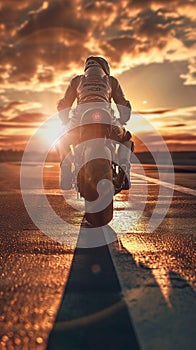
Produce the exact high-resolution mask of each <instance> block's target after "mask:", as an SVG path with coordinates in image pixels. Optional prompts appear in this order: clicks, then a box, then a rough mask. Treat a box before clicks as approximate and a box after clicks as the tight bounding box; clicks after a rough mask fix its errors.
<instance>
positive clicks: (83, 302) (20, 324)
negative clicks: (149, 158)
mask: <svg viewBox="0 0 196 350" xmlns="http://www.w3.org/2000/svg"><path fill="white" fill-rule="evenodd" d="M37 166H39V165H34V166H32V170H31V171H32V177H33V169H34V168H35V167H37ZM132 170H133V175H132V189H131V191H130V193H127V192H122V193H121V194H118V195H117V196H116V197H115V202H114V208H115V210H114V219H113V221H112V222H111V223H110V225H108V226H107V227H106V228H104V230H102V237H103V242H102V243H99V244H98V246H94V247H91V248H89V247H88V243H86V244H87V246H86V247H85V242H86V240H87V237H88V230H87V227H86V223H85V222H84V218H83V214H84V213H83V211H80V210H79V209H80V206H81V207H82V202H81V201H80V200H77V199H76V197H75V195H74V196H73V193H72V192H70V193H69V195H67V196H68V197H66V201H65V199H64V197H63V196H62V193H61V192H60V191H59V187H58V165H56V164H46V166H45V168H44V187H45V193H46V196H47V199H48V201H49V203H50V206H51V207H52V209H53V210H54V211H55V212H56V213H57V215H58V216H60V217H61V218H62V219H63V220H64V222H65V231H66V228H67V229H68V230H69V232H67V231H66V232H65V237H66V238H65V240H64V243H63V244H62V243H61V242H60V240H59V239H58V240H59V241H57V240H55V239H52V238H54V237H53V236H52V238H51V237H49V236H48V235H46V234H45V233H43V232H42V231H41V230H40V229H39V228H38V227H37V226H36V225H35V224H34V223H33V222H32V220H31V219H30V217H29V215H28V214H27V211H26V209H25V207H24V203H23V199H22V196H21V193H20V184H19V171H20V166H19V164H18V163H1V164H0V178H1V192H0V206H1V229H0V234H1V246H0V261H1V270H2V271H1V280H0V337H1V340H0V341H1V342H0V344H1V347H0V348H1V349H31V350H32V349H46V348H47V349H55V350H56V349H57V350H58V349H61V348H62V349H99V348H102V349H119V348H122V349H130V348H132V349H143V350H148V349H151V350H155V349H156V350H157V349H160V350H170V349H172V350H173V349H174V350H175V349H176V350H181V349H184V348H185V347H186V348H187V349H189V350H192V349H194V348H195V321H196V300H195V292H196V284H195V262H196V254H195V233H196V230H195V228H196V227H195V226H196V221H195V206H196V200H195V194H196V179H195V168H194V167H186V168H185V167H176V173H175V187H174V193H172V189H171V187H172V186H170V185H171V183H170V182H169V181H170V179H171V177H170V175H169V172H170V170H169V171H168V170H165V169H164V167H162V168H161V169H160V173H161V175H160V173H159V174H158V173H157V169H156V167H155V166H153V165H144V170H145V171H144V172H143V173H142V172H141V171H140V169H138V167H137V166H135V167H133V169H132ZM138 170H139V171H138ZM164 174H166V175H167V176H163V175H164ZM158 177H159V180H157V179H158ZM160 181H162V192H159V185H160ZM35 182H36V181H35ZM30 195H31V196H32V194H30V193H27V196H30ZM42 196H43V195H41V194H40V193H39V191H37V192H36V193H35V194H34V195H33V196H32V200H33V202H34V206H35V207H37V208H38V210H40V212H41V204H40V203H42V202H41V200H42ZM157 202H158V206H156V204H157ZM153 213H156V215H155V214H153ZM153 215H154V218H153V220H151V225H149V218H152V217H153ZM47 220H48V222H49V217H48V218H47V217H43V221H44V222H47ZM67 223H68V224H69V226H67ZM54 230H55V229H54ZM86 230H87V231H86ZM53 233H54V232H53ZM56 237H57V238H58V237H59V236H58V235H57V236H56ZM104 242H108V245H107V246H106V245H104ZM76 244H77V247H76ZM57 344H58V345H57ZM62 344H63V345H62Z"/></svg>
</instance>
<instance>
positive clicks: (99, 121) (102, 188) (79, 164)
mask: <svg viewBox="0 0 196 350" xmlns="http://www.w3.org/2000/svg"><path fill="white" fill-rule="evenodd" d="M111 124H112V117H111V112H110V111H109V110H107V109H103V108H100V109H97V108H96V109H94V108H93V109H88V110H86V111H85V112H84V113H83V115H82V116H81V126H80V137H79V139H80V142H79V143H78V144H77V145H76V146H75V147H74V149H73V150H72V166H71V167H72V169H73V170H72V185H71V187H72V188H75V189H76V191H77V193H78V194H79V196H80V197H83V198H84V200H85V218H86V220H87V221H88V222H89V223H90V224H92V225H93V227H100V226H104V225H107V224H108V223H109V222H110V221H111V220H112V218H113V196H114V195H115V194H117V193H119V192H120V190H119V188H117V186H116V184H117V179H118V176H119V174H120V172H122V169H121V167H120V166H119V165H118V155H117V147H118V145H117V143H116V142H115V141H113V140H111V139H110V134H111ZM130 143H131V146H130V147H131V150H132V151H133V142H132V141H130ZM128 181H129V179H127V177H126V178H125V186H124V188H126V184H127V183H128ZM127 187H128V186H127Z"/></svg>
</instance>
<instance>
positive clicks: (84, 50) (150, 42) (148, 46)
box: [0, 0, 193, 84]
mask: <svg viewBox="0 0 196 350" xmlns="http://www.w3.org/2000/svg"><path fill="white" fill-rule="evenodd" d="M13 4H15V2H14V1H6V2H5V3H4V4H2V5H1V17H0V25H1V27H2V29H3V30H4V32H5V33H6V35H4V36H2V37H1V41H2V45H1V53H0V59H1V67H0V69H1V72H2V74H1V76H6V78H5V80H7V81H8V82H9V83H12V84H14V83H15V82H16V81H21V82H22V81H23V82H26V83H29V84H30V83H31V81H32V79H33V78H35V76H36V79H37V83H40V84H41V83H47V82H48V83H49V82H52V81H53V80H54V79H55V75H56V74H59V73H60V72H63V71H64V70H67V71H69V70H70V67H72V65H73V63H74V64H75V66H76V67H77V66H78V67H81V66H82V64H83V62H84V60H85V58H86V56H88V55H90V54H92V53H94V54H95V53H97V54H100V52H99V50H102V53H103V55H105V56H106V57H108V58H109V59H110V60H111V61H112V65H113V66H114V67H116V66H117V65H119V63H120V62H121V59H122V55H123V54H127V55H128V56H129V57H130V61H131V58H133V57H138V58H139V57H140V55H142V54H144V53H145V54H149V53H150V52H151V50H153V49H154V48H156V49H157V50H160V54H161V52H162V51H163V50H164V49H166V47H167V44H168V41H169V40H171V39H172V38H174V37H176V38H177V39H178V40H179V41H181V42H182V43H183V44H184V45H185V46H187V47H192V45H193V39H192V38H190V36H189V35H188V34H187V33H188V31H189V30H191V28H193V22H192V21H191V19H190V18H188V17H187V14H186V13H184V15H183V16H182V15H178V16H176V11H177V10H176V9H178V7H179V6H181V7H182V8H183V6H184V2H183V1H181V0H172V1H169V2H168V1H155V0H154V1H150V0H146V1H144V0H142V1H140V0H139V1H135V0H132V1H129V2H126V4H125V2H123V1H78V0H72V1H70V0H50V1H48V2H43V1H38V0H37V1H30V0H29V1H20V2H19V3H18V4H17V6H13ZM44 4H45V5H44ZM177 5H178V6H177ZM188 5H193V2H192V1H187V2H186V6H188ZM135 9H137V10H138V12H137V16H136V15H135V13H134V10H135ZM5 39H6V40H5ZM91 39H93V40H94V41H95V45H94V44H93V43H92V44H91V41H90V40H91ZM95 47H96V48H95ZM175 50H176V48H174V52H175ZM170 54H171V52H170ZM154 59H155V60H156V57H155V58H154ZM38 65H43V67H44V68H43V71H42V72H39V71H38ZM130 65H131V62H130ZM127 66H129V62H127ZM48 67H54V71H52V69H49V68H48ZM54 72H55V73H54ZM1 83H3V78H1Z"/></svg>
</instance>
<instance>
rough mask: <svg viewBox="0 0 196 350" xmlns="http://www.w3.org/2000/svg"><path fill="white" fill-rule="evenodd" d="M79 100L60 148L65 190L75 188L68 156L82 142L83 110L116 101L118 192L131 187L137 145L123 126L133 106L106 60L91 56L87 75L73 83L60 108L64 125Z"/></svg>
mask: <svg viewBox="0 0 196 350" xmlns="http://www.w3.org/2000/svg"><path fill="white" fill-rule="evenodd" d="M75 99H77V107H76V109H75V112H74V114H73V116H72V118H71V126H72V128H71V131H69V132H68V133H67V134H66V135H65V136H64V137H63V138H62V139H61V141H60V143H59V144H58V146H57V148H58V152H59V154H60V158H61V188H62V189H70V188H71V176H72V175H71V161H70V159H69V157H66V159H65V156H66V155H67V154H68V152H69V151H70V145H71V144H76V142H77V140H78V137H79V134H78V128H77V126H79V124H80V116H81V111H82V110H83V111H84V108H85V104H86V105H87V104H89V103H97V102H98V103H106V104H108V105H110V104H111V100H112V99H113V100H114V102H115V104H116V105H117V108H118V111H119V115H120V118H119V119H116V118H115V117H114V116H113V118H112V131H111V134H110V138H111V139H114V140H115V141H117V142H119V143H120V146H119V149H118V158H119V165H120V167H121V170H120V172H119V174H118V177H117V180H116V184H115V187H116V188H117V190H116V192H119V191H120V190H121V189H128V188H130V182H129V178H130V153H131V149H132V144H133V143H132V141H131V134H130V132H129V131H126V130H125V128H124V127H123V126H122V125H123V124H125V123H126V122H127V121H128V120H129V118H130V116H131V105H130V102H129V101H128V100H126V99H125V96H124V94H123V91H122V89H121V86H120V84H119V82H118V80H117V79H116V78H114V77H113V76H111V75H110V67H109V64H108V62H107V61H106V60H105V59H104V58H102V57H97V56H90V57H88V58H87V59H86V62H85V66H84V74H83V75H77V76H76V77H74V78H73V79H72V80H71V82H70V84H69V86H68V88H67V90H66V92H65V94H64V97H63V98H62V99H61V100H60V101H59V102H58V105H57V109H58V112H59V117H60V119H61V120H62V122H63V123H64V124H67V122H68V120H70V119H69V112H70V109H71V106H72V104H73V103H74V101H75ZM121 145H123V146H121ZM64 159H65V160H64Z"/></svg>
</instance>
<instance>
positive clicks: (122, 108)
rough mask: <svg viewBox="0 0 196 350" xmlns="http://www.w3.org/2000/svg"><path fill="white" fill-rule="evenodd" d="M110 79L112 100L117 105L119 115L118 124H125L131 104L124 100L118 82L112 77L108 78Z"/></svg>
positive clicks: (129, 113) (128, 117) (129, 114)
mask: <svg viewBox="0 0 196 350" xmlns="http://www.w3.org/2000/svg"><path fill="white" fill-rule="evenodd" d="M110 79H111V86H112V98H113V100H114V102H115V103H116V105H117V108H118V111H119V114H120V122H121V123H122V124H125V123H126V122H127V121H128V120H129V119H130V116H131V104H130V102H129V101H128V100H126V98H125V95H124V93H123V91H122V88H121V86H120V84H119V82H118V80H117V79H116V78H114V77H112V76H110Z"/></svg>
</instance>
